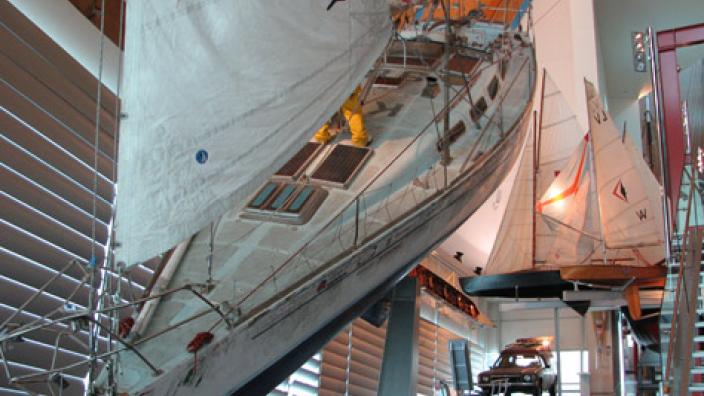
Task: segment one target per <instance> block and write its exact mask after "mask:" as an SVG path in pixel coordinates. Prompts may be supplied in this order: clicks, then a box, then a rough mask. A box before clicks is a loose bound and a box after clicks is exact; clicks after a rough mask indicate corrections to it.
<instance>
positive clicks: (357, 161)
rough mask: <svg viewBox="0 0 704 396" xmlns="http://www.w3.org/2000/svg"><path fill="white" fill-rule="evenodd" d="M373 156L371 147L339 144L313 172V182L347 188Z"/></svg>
mask: <svg viewBox="0 0 704 396" xmlns="http://www.w3.org/2000/svg"><path fill="white" fill-rule="evenodd" d="M371 154H372V149H370V148H369V147H354V146H348V145H344V144H338V145H336V146H335V147H334V148H333V149H332V151H330V153H329V154H328V156H327V157H325V159H324V160H323V162H322V163H321V164H320V165H319V166H318V168H317V169H316V170H315V172H313V175H312V176H311V181H312V182H315V183H318V184H323V185H328V186H332V187H338V188H347V186H349V184H350V183H351V182H352V179H353V178H354V176H355V175H356V174H357V173H358V172H359V170H360V169H361V168H362V166H363V165H364V163H365V162H366V160H367V159H368V158H369V156H371Z"/></svg>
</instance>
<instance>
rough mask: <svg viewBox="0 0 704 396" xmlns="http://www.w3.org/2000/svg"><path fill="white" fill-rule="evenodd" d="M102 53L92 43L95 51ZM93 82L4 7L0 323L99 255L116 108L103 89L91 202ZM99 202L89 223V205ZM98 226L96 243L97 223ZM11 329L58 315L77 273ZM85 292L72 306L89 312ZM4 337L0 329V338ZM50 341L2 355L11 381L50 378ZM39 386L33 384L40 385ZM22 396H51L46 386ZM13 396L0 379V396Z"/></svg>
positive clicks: (75, 379)
mask: <svg viewBox="0 0 704 396" xmlns="http://www.w3.org/2000/svg"><path fill="white" fill-rule="evenodd" d="M97 45H98V43H97V42H96V47H97ZM98 85H99V84H98V81H97V80H96V78H95V77H94V76H93V75H92V74H90V73H89V72H88V71H87V70H85V69H84V68H83V67H82V66H81V65H80V64H79V63H78V62H77V61H76V60H75V59H73V58H72V57H71V56H70V55H69V54H67V53H66V52H65V51H64V50H63V49H62V48H61V47H60V46H58V45H57V44H56V43H55V42H53V41H52V40H51V38H49V37H48V36H47V35H46V34H44V33H43V32H42V31H41V30H40V29H39V28H38V27H37V26H35V25H34V24H33V23H32V22H31V21H30V20H29V19H27V18H26V17H25V16H24V15H23V14H22V13H21V12H19V11H18V10H17V9H15V8H14V6H12V5H11V4H10V3H9V2H8V1H7V0H0V323H2V322H3V321H5V319H7V318H8V317H10V315H12V314H13V312H15V311H16V310H17V308H18V307H19V306H20V305H21V304H23V303H24V302H25V301H26V300H27V299H29V298H30V297H31V296H32V295H33V294H34V293H35V292H36V291H37V290H38V289H39V288H41V287H42V285H43V284H45V283H46V282H47V281H48V280H49V279H50V278H52V277H53V276H55V275H56V274H57V271H59V270H60V269H61V268H63V267H65V266H66V265H67V264H68V263H69V262H70V261H71V260H77V261H78V262H79V263H81V265H85V264H87V263H88V262H89V260H90V257H91V253H92V251H93V247H94V246H95V252H96V259H97V261H98V262H101V261H102V259H103V258H104V255H105V248H104V246H105V245H106V241H107V238H108V235H109V224H110V217H111V211H112V202H113V175H114V174H115V172H114V167H115V161H114V152H115V147H114V145H115V144H116V142H115V136H116V113H117V111H118V109H117V103H118V100H117V98H116V97H115V95H114V94H113V93H112V92H110V91H109V90H108V89H106V88H105V87H104V86H101V94H100V95H101V106H100V112H99V119H100V128H99V131H98V133H99V145H98V154H97V168H98V175H97V176H98V177H97V190H95V191H96V194H94V177H95V173H94V161H95V158H94V156H95V151H96V150H95V147H94V142H95V135H96V107H97V105H96V101H97V96H98ZM94 199H95V214H96V216H95V219H94V217H93V215H92V213H93V202H94ZM94 221H95V242H94V241H93V238H92V234H93V231H92V230H93V222H94ZM66 275H67V276H62V277H59V278H58V279H56V280H55V281H53V282H51V283H50V284H49V286H48V287H47V288H46V291H45V292H44V293H42V294H41V296H39V298H37V299H36V300H35V301H34V302H32V303H31V304H30V305H28V306H27V307H26V309H25V312H22V313H20V314H19V315H17V316H16V317H15V318H14V319H13V320H12V322H13V323H14V324H23V323H27V322H29V321H31V320H34V319H36V318H37V317H38V316H37V315H43V314H46V313H47V312H50V311H52V310H54V309H55V308H57V307H61V306H64V302H65V301H64V299H65V298H67V297H68V296H69V295H70V294H71V293H72V292H73V291H74V289H76V287H77V286H78V285H79V284H80V279H81V277H82V276H83V272H82V271H81V270H80V268H78V267H76V268H73V269H72V270H70V271H68V272H67V274H66ZM151 276H152V271H151V270H150V269H149V268H147V267H145V266H140V267H138V269H137V270H135V271H134V272H133V273H132V279H133V280H134V282H124V281H123V284H122V286H123V291H124V292H123V294H124V295H125V296H130V295H133V296H138V295H140V294H141V293H142V292H143V290H144V285H146V284H147V283H148V282H149V280H150V279H151ZM88 294H89V290H88V288H87V287H84V288H82V289H81V290H79V292H78V293H76V294H75V295H73V297H71V299H70V302H71V303H73V304H75V305H77V306H79V307H80V306H86V305H87V303H88ZM1 330H2V329H0V331H1ZM55 338H56V336H55V334H52V333H50V332H46V331H37V332H33V333H31V334H30V335H29V336H27V337H25V339H24V341H23V342H18V343H13V344H12V345H11V348H8V350H7V351H6V357H7V361H8V366H9V368H10V370H11V373H10V374H11V375H12V376H16V375H21V374H25V373H30V372H38V371H40V370H41V369H48V368H49V367H50V365H51V356H52V353H53V343H54V340H55ZM86 341H87V337H86V334H85V333H79V334H78V335H77V337H76V339H75V340H74V339H72V338H71V337H63V338H62V339H61V341H60V342H59V345H60V346H61V349H60V350H59V353H58V355H57V365H63V364H67V363H71V362H75V361H78V360H79V359H81V358H82V357H83V355H84V353H85V351H86V349H85V345H81V343H82V342H83V343H85V342H86ZM85 371H86V368H85V367H78V368H76V369H73V370H71V371H70V372H69V373H67V374H68V376H67V377H66V378H65V379H66V380H68V382H69V387H68V388H66V389H65V390H64V391H63V394H65V395H71V394H82V392H83V384H82V377H83V376H84V375H85ZM40 378H41V377H39V378H38V379H40ZM28 389H30V390H33V391H36V392H40V393H51V392H49V391H48V390H47V385H46V384H37V385H31V386H28ZM5 394H16V388H13V387H12V386H11V385H10V384H9V383H8V378H7V376H6V374H5V370H0V395H5Z"/></svg>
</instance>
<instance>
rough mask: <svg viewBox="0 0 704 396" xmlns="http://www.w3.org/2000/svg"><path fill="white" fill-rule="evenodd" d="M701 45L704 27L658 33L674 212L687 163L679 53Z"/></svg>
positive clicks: (671, 197)
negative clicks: (691, 46)
mask: <svg viewBox="0 0 704 396" xmlns="http://www.w3.org/2000/svg"><path fill="white" fill-rule="evenodd" d="M702 43H704V23H703V24H697V25H690V26H684V27H679V28H675V29H670V30H663V31H660V32H658V33H657V44H658V63H659V65H660V87H661V92H662V94H661V99H662V109H663V111H662V115H663V125H664V128H665V131H664V133H665V143H666V146H667V159H668V164H667V169H668V172H669V174H670V186H669V191H668V195H669V197H670V200H671V202H672V210H675V209H676V208H677V202H678V199H679V193H680V186H681V182H682V171H683V169H684V161H685V141H684V127H683V126H682V106H681V98H680V80H679V66H678V65H677V49H678V48H682V47H687V46H690V45H696V44H702ZM663 166H664V164H663ZM672 219H673V222H674V221H676V220H675V219H676V217H675V216H672Z"/></svg>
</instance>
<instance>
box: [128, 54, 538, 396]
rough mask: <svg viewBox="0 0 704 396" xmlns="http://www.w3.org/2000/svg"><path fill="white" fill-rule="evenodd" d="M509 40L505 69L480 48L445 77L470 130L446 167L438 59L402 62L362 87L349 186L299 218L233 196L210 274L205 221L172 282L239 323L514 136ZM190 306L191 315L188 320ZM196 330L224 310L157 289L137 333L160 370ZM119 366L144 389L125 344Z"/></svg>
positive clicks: (216, 237)
mask: <svg viewBox="0 0 704 396" xmlns="http://www.w3.org/2000/svg"><path fill="white" fill-rule="evenodd" d="M511 47H512V48H511V51H512V52H513V56H512V57H511V61H510V62H508V64H507V70H505V78H501V74H502V73H501V71H500V69H499V68H500V65H501V62H491V61H489V60H479V59H477V60H476V62H475V63H476V65H475V70H474V74H473V75H472V76H467V77H468V79H467V80H464V79H462V78H454V79H451V81H454V82H455V85H451V86H450V95H449V96H450V99H451V100H450V102H451V103H453V107H452V111H451V112H450V125H449V127H450V128H452V127H453V126H455V125H456V124H457V123H458V122H460V121H461V122H463V123H464V125H465V128H466V130H465V132H464V133H463V134H461V135H460V136H459V137H457V138H456V140H455V141H454V142H453V143H452V144H451V146H450V154H451V156H452V158H453V160H452V162H451V163H450V164H449V165H448V166H447V167H444V166H442V165H441V164H440V159H441V153H440V152H439V151H438V148H437V143H438V137H439V136H440V135H441V134H442V130H443V120H442V118H443V117H442V114H441V113H440V112H441V110H442V109H443V96H444V87H443V86H442V83H440V84H439V87H438V89H439V91H437V95H435V96H434V97H432V98H431V97H428V96H427V95H423V93H424V91H427V90H426V85H427V83H426V77H429V76H431V77H436V78H437V79H438V81H442V78H441V77H442V76H440V75H439V74H438V73H440V70H439V69H432V68H426V70H422V68H415V69H413V70H411V69H407V70H406V71H405V79H404V81H403V82H402V83H401V84H400V85H399V86H398V87H372V88H371V89H370V91H369V93H368V96H367V97H366V100H365V101H364V106H363V112H364V116H365V122H366V127H367V129H368V131H369V134H370V135H371V136H372V137H373V142H372V143H371V146H370V147H371V149H372V150H373V153H372V155H371V156H370V157H369V158H368V159H367V161H366V162H365V164H364V166H363V167H362V168H361V169H360V171H359V172H358V173H357V174H356V176H355V177H354V178H353V179H352V181H351V183H349V185H348V186H347V188H338V187H330V186H323V188H324V189H325V190H326V191H327V196H326V197H325V199H324V200H323V202H322V204H321V205H320V207H319V208H318V209H317V211H316V212H315V213H314V214H313V216H312V217H311V218H310V220H309V221H308V222H307V223H305V224H301V225H291V224H282V223H280V222H275V221H268V220H266V219H258V220H253V219H247V218H243V216H242V213H243V209H244V207H245V205H246V204H247V203H248V202H241V203H240V205H238V206H236V207H233V208H232V209H231V210H230V211H229V212H227V213H226V214H225V215H224V216H223V217H222V218H221V219H220V220H219V221H218V222H217V223H216V224H215V226H214V227H213V230H214V232H213V235H212V245H213V249H212V281H211V280H210V279H209V276H208V257H209V255H210V253H211V250H210V245H211V231H210V228H207V229H205V230H203V231H201V232H199V233H198V234H197V235H196V236H195V237H194V238H193V240H192V241H191V243H190V246H189V248H188V250H187V252H186V253H185V255H184V257H183V259H182V261H181V263H180V265H179V267H178V269H177V271H176V273H175V274H174V277H173V278H172V280H171V283H170V285H169V288H170V289H173V288H176V287H179V286H182V285H187V284H208V283H209V284H210V285H209V287H207V288H204V291H206V292H207V293H206V294H205V295H206V297H207V298H208V299H209V300H210V301H212V302H213V303H214V304H216V305H218V306H219V307H220V308H221V309H222V310H223V311H224V312H227V314H228V315H227V317H228V320H229V321H231V323H233V325H234V327H235V328H237V327H238V326H240V325H241V324H244V323H246V322H247V321H248V320H250V319H252V318H255V317H256V316H257V315H258V314H261V313H262V312H264V310H272V309H274V308H275V307H276V306H277V304H281V303H285V300H286V297H287V296H288V295H290V294H291V293H292V292H293V291H295V290H296V288H297V287H299V286H300V285H302V284H304V283H306V282H309V281H311V279H313V278H314V277H315V275H316V274H319V273H320V272H321V271H323V270H324V269H326V268H329V267H330V266H331V265H334V263H335V262H336V259H337V258H339V257H340V256H341V255H342V254H344V253H345V252H347V251H349V250H350V249H354V248H355V247H356V246H358V245H360V244H362V243H364V241H367V240H369V239H370V238H372V237H374V236H375V235H377V234H378V233H379V232H381V231H383V230H384V229H385V228H387V227H389V226H390V225H392V224H394V223H395V222H397V221H399V220H401V219H403V218H404V217H405V216H407V215H408V214H409V213H411V212H412V211H413V210H414V208H417V207H419V206H420V205H422V204H424V203H425V202H428V200H430V199H431V198H433V197H435V196H437V194H438V193H440V192H442V191H443V190H445V189H446V187H447V186H451V185H452V184H453V183H456V182H457V181H459V180H460V179H462V178H464V177H466V176H467V175H468V174H470V173H471V172H473V170H474V169H475V168H476V167H479V166H481V163H482V161H483V160H484V159H485V158H486V157H487V155H488V154H490V153H491V150H492V149H494V148H495V147H496V145H497V143H498V142H500V141H501V140H502V139H504V138H505V137H508V138H515V135H516V134H510V133H509V132H510V131H512V128H513V127H514V125H515V124H516V123H517V122H518V120H519V119H520V118H521V116H522V114H523V113H524V110H525V108H526V105H527V104H528V103H529V102H530V100H531V94H532V90H531V87H532V85H533V81H532V78H533V74H532V73H533V72H534V70H533V68H534V65H533V61H532V54H531V48H530V47H524V46H521V45H520V43H519V42H516V41H512V42H511ZM415 54H416V55H417V54H418V53H417V52H416V53H415ZM394 55H398V54H394ZM411 55H412V54H409V56H411ZM417 58H418V57H417ZM420 58H421V60H423V59H422V57H420ZM420 63H421V64H425V63H424V62H420ZM386 69H387V70H389V71H390V72H391V70H393V72H398V66H396V65H391V64H389V65H387V68H386ZM456 77H457V76H456ZM495 78H496V79H497V80H498V84H499V88H498V91H497V92H496V93H495V97H494V99H491V98H490V96H492V95H491V92H489V85H490V83H491V82H492V80H493V79H495ZM458 81H459V82H460V83H458ZM464 81H467V82H469V81H471V84H472V85H471V97H472V98H473V100H474V102H475V103H478V102H479V101H480V100H484V101H485V102H486V104H487V106H486V110H484V111H483V112H480V114H479V115H477V114H474V116H475V118H476V121H475V120H473V119H472V114H471V113H472V112H471V111H470V106H469V103H468V101H467V100H466V95H463V94H462V93H463V90H464V89H465V88H466V87H467V85H466V83H465V82H464ZM480 98H482V99H480ZM476 111H477V110H475V113H476ZM313 133H314V131H311V136H312V135H313ZM348 139H349V134H348V133H347V132H342V133H340V134H338V136H336V137H335V139H334V141H333V142H332V143H331V144H327V145H325V146H324V147H323V148H322V149H321V150H320V151H319V152H318V154H317V155H316V156H315V158H314V159H313V160H312V161H310V162H309V163H308V165H307V166H306V168H305V171H304V172H303V174H302V175H300V176H299V178H298V180H299V181H302V183H305V181H307V180H310V179H311V178H312V177H313V173H314V171H315V169H316V168H317V166H318V165H319V163H320V161H321V160H322V159H323V158H325V157H326V156H327V155H328V154H329V152H330V151H331V150H333V149H334V147H335V146H336V145H337V144H343V145H344V144H349V141H348ZM271 144H276V143H275V142H271ZM487 188H491V187H487ZM322 287H325V286H324V285H323V286H322ZM194 316H198V319H197V320H191V319H192V318H193V317H194ZM164 329H171V330H170V331H166V332H163V331H164ZM201 331H212V332H213V333H215V337H216V339H217V338H221V337H223V336H225V335H226V334H227V333H228V332H229V330H228V329H227V327H226V326H225V325H224V323H223V321H222V320H221V318H220V317H219V316H218V315H217V314H216V313H215V312H214V311H212V310H211V309H210V308H209V307H208V306H207V305H206V304H205V303H204V302H203V301H201V300H199V299H196V298H194V297H193V295H192V294H191V293H188V292H180V293H175V294H171V295H169V296H166V297H164V298H162V300H161V301H160V303H159V305H158V308H157V310H156V313H155V315H154V316H153V318H152V319H151V321H150V323H149V326H148V328H147V331H146V333H145V334H144V336H145V337H146V339H149V337H150V336H154V335H158V337H157V338H153V339H151V340H150V341H147V342H143V343H141V344H140V345H139V350H140V351H141V352H142V353H143V354H144V355H145V356H147V358H148V359H149V360H150V361H151V362H152V363H153V364H155V365H156V366H157V367H160V368H162V369H164V370H168V369H169V367H171V366H173V365H175V364H178V363H181V362H183V361H184V360H185V359H190V360H192V359H193V357H192V355H191V354H189V353H188V352H187V351H186V345H187V344H188V342H189V341H190V340H191V339H192V338H193V337H194V336H195V334H196V333H198V332H201ZM262 353H263V354H266V352H265V351H262ZM262 358H266V357H262ZM122 367H123V374H122V376H121V377H122V378H121V379H120V383H121V386H123V387H124V388H125V389H141V388H142V387H143V386H144V385H146V384H147V383H149V382H151V381H153V377H150V374H149V372H148V370H145V366H144V364H143V363H142V362H141V361H139V359H137V358H136V357H135V356H134V355H133V354H126V355H124V356H123V358H122Z"/></svg>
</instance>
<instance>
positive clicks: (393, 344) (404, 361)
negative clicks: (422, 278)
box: [378, 277, 420, 396]
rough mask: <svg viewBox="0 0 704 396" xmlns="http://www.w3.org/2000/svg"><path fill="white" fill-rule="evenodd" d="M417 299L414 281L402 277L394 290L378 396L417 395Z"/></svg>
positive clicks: (418, 295) (416, 287)
mask: <svg viewBox="0 0 704 396" xmlns="http://www.w3.org/2000/svg"><path fill="white" fill-rule="evenodd" d="M419 297H420V283H419V282H418V279H417V278H410V277H407V278H405V279H404V280H402V281H401V283H399V284H398V285H397V286H396V288H395V289H394V291H393V297H392V301H391V313H390V316H389V326H388V328H387V330H386V344H385V345H384V360H383V362H382V363H381V374H380V379H379V393H378V394H379V395H380V396H415V394H416V378H417V375H418V318H419V317H420V298H419Z"/></svg>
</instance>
